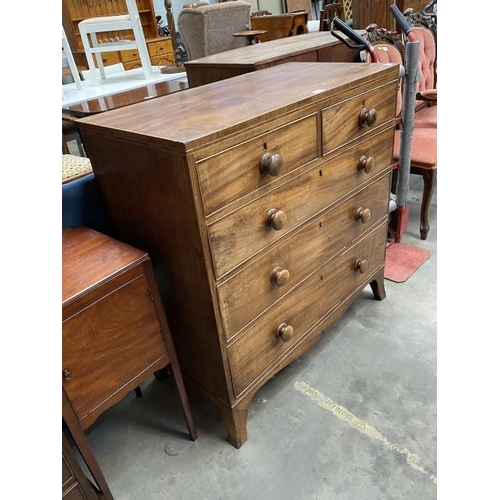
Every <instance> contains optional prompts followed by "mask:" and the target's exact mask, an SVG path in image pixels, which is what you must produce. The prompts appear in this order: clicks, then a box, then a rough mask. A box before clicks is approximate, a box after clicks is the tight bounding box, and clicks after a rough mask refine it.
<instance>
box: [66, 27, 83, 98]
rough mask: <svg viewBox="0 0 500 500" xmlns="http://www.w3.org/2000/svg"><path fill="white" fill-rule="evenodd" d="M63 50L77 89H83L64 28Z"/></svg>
mask: <svg viewBox="0 0 500 500" xmlns="http://www.w3.org/2000/svg"><path fill="white" fill-rule="evenodd" d="M62 50H63V53H64V57H65V58H66V61H68V66H69V69H70V71H71V76H72V77H73V81H74V82H75V85H76V88H77V89H79V90H82V89H83V85H82V80H81V78H80V74H79V73H78V68H77V67H76V63H75V58H74V57H73V52H71V48H70V46H69V43H68V39H67V38H66V33H65V32H64V28H62ZM63 99H64V91H63Z"/></svg>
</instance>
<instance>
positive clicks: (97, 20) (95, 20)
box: [78, 14, 130, 24]
mask: <svg viewBox="0 0 500 500" xmlns="http://www.w3.org/2000/svg"><path fill="white" fill-rule="evenodd" d="M129 20H130V15H129V14H120V15H117V16H101V17H89V18H88V19H84V20H83V21H80V22H79V23H78V24H102V23H116V22H122V21H129Z"/></svg>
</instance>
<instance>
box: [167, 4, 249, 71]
mask: <svg viewBox="0 0 500 500" xmlns="http://www.w3.org/2000/svg"><path fill="white" fill-rule="evenodd" d="M250 9H251V4H250V3H248V2H244V1H243V0H235V1H233V2H224V3H216V4H209V5H203V6H201V7H198V8H196V9H191V8H183V9H182V10H181V11H180V12H179V15H178V18H177V25H178V28H179V34H180V37H181V40H182V42H183V43H184V46H185V47H186V51H187V55H188V59H189V60H190V61H191V60H193V59H199V58H200V57H205V56H209V55H211V54H217V53H219V52H225V51H226V50H232V49H237V48H239V47H243V46H245V45H246V38H245V37H235V36H233V33H236V32H239V31H245V30H248V29H249V26H250Z"/></svg>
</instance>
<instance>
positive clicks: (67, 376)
mask: <svg viewBox="0 0 500 500" xmlns="http://www.w3.org/2000/svg"><path fill="white" fill-rule="evenodd" d="M63 377H64V379H65V380H71V371H70V370H63Z"/></svg>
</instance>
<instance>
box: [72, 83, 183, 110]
mask: <svg viewBox="0 0 500 500" xmlns="http://www.w3.org/2000/svg"><path fill="white" fill-rule="evenodd" d="M188 87H189V84H188V81H187V77H186V76H185V75H183V76H181V77H179V78H175V79H173V80H167V81H163V82H157V83H150V84H148V85H144V86H143V87H137V88H134V89H130V90H124V91H123V92H118V93H116V94H111V95H107V96H104V97H96V98H93V99H89V100H88V101H83V102H80V103H77V104H72V105H69V106H64V104H63V108H62V111H63V113H67V114H69V115H71V116H75V117H77V118H82V117H84V116H90V115H95V114H97V113H102V112H104V111H110V110H112V109H116V108H122V107H123V106H128V105H130V104H136V103H138V102H142V101H146V100H148V99H153V98H155V97H160V96H163V95H167V94H173V93H175V92H179V91H180V90H185V89H187V88H188Z"/></svg>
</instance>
